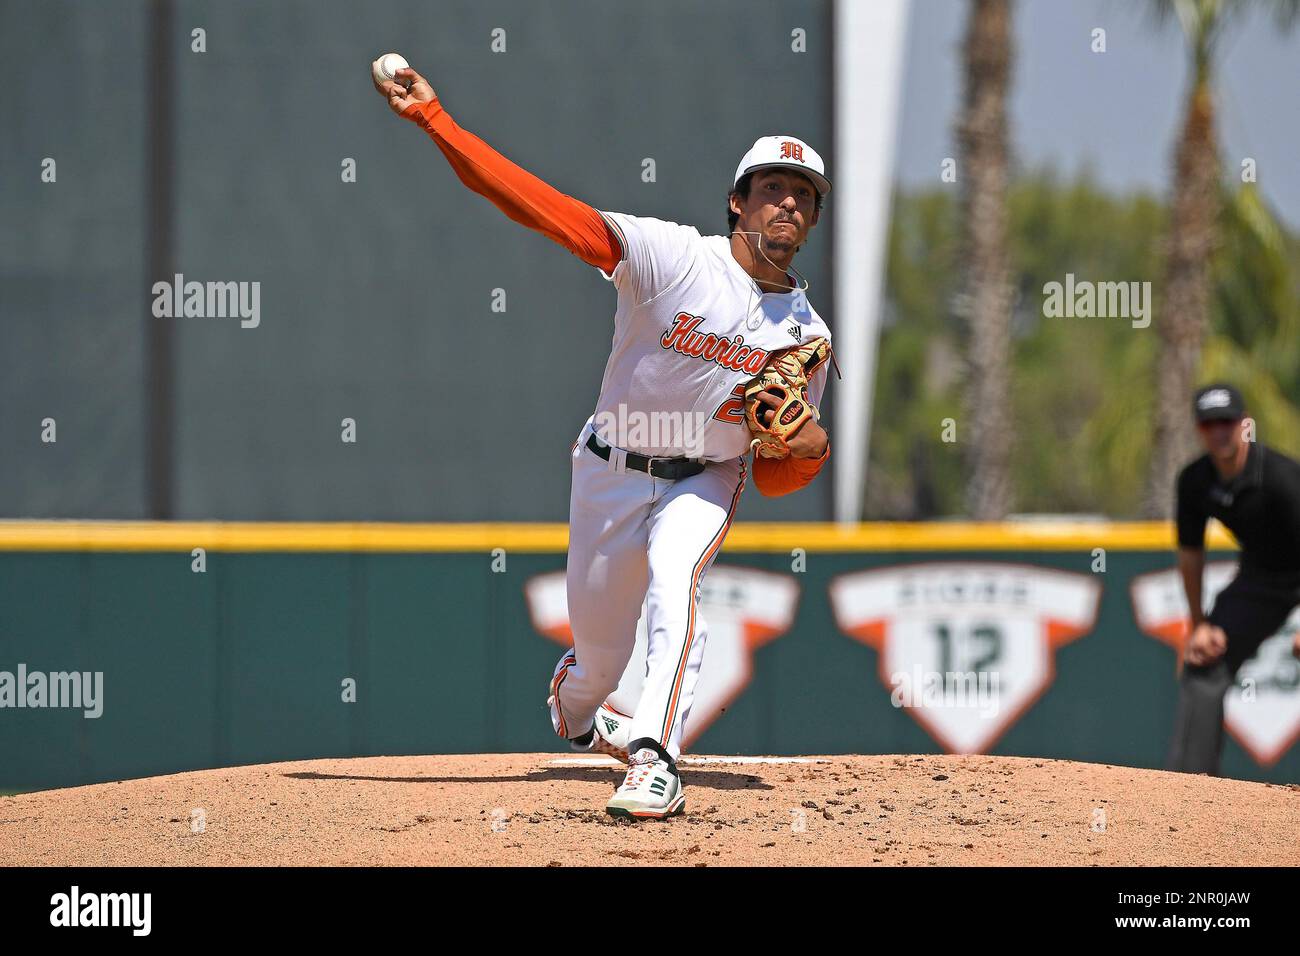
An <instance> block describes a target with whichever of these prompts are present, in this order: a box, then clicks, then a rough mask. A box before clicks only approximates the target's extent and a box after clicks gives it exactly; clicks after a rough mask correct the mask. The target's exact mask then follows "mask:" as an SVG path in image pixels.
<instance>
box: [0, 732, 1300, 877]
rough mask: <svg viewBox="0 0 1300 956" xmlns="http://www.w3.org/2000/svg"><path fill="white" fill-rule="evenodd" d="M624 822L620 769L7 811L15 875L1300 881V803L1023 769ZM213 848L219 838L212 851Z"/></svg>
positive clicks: (586, 763)
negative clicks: (769, 874)
mask: <svg viewBox="0 0 1300 956" xmlns="http://www.w3.org/2000/svg"><path fill="white" fill-rule="evenodd" d="M682 776H683V780H684V781H685V784H686V795H687V805H686V813H685V815H684V816H681V817H677V818H676V819H673V820H671V821H668V822H666V823H649V822H647V823H639V824H633V823H628V822H622V821H614V820H612V819H610V818H609V817H607V816H606V815H605V814H604V812H603V807H604V802H605V798H606V797H608V796H609V794H610V793H611V792H612V790H613V788H614V786H615V785H616V784H617V783H618V781H619V779H620V771H619V770H618V768H617V765H615V764H614V762H613V761H612V760H608V759H607V758H586V757H577V756H573V757H564V756H558V755H555V754H489V755H472V756H436V757H370V758H363V759H355V760H312V761H300V762H294V763H279V764H266V765H262V766H256V767H239V768H233V769H228V770H206V771H201V772H198V773H183V774H175V775H173V776H167V777H150V778H146V779H143V780H129V781H124V782H120V783H110V784H100V785H96V786H91V787H76V788H72V789H68V790H50V791H44V792H41V793H31V794H21V795H18V796H13V797H5V798H0V863H4V864H37V865H39V864H59V865H173V866H194V865H203V864H276V865H286V864H287V865H294V864H326V865H331V866H338V865H350V864H380V865H382V864H470V865H481V864H493V865H499V864H526V865H540V866H547V865H550V866H571V865H576V864H596V865H600V864H632V865H635V864H639V863H655V864H659V863H663V864H677V865H684V866H718V865H730V866H745V865H753V864H763V865H767V866H771V865H774V864H826V863H831V864H873V863H880V864H900V865H901V864H907V865H911V866H923V865H951V864H1013V865H1014V864H1031V863H1041V864H1082V865H1111V864H1169V865H1184V864H1201V865H1228V864H1232V865H1251V866H1260V865H1290V866H1295V865H1297V864H1300V840H1298V838H1297V834H1298V833H1300V787H1284V786H1277V785H1273V784H1261V783H1247V782H1245V781H1240V780H1217V779H1212V778H1207V777H1193V776H1187V775H1183V774H1171V773H1163V772H1160V771H1153V770H1134V769H1131V768H1127V767H1112V766H1101V765H1097V764H1082V763H1072V762H1069V761H1061V760H1034V759H1024V758H1007V757H982V756H981V757H948V756H927V757H902V756H874V757H853V756H839V757H800V758H791V757H784V758H767V759H763V758H698V757H697V758H689V757H688V758H686V759H685V760H684V761H683V765H682ZM196 831H198V832H196Z"/></svg>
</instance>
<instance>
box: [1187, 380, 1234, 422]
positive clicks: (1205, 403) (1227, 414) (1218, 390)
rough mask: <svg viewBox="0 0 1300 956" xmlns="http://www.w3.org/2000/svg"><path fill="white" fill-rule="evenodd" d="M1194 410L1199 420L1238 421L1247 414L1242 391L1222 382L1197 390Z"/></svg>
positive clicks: (1193, 405) (1193, 404)
mask: <svg viewBox="0 0 1300 956" xmlns="http://www.w3.org/2000/svg"><path fill="white" fill-rule="evenodd" d="M1192 410H1193V411H1194V412H1195V414H1196V420H1197V421H1198V422H1215V421H1236V420H1237V419H1238V418H1241V417H1242V416H1243V415H1245V414H1246V403H1245V402H1244V401H1242V399H1241V392H1239V391H1237V390H1236V389H1235V388H1233V387H1232V386H1231V385H1226V384H1224V383H1222V382H1218V383H1215V384H1214V385H1206V386H1205V387H1204V388H1199V389H1197V390H1196V401H1194V402H1193V403H1192Z"/></svg>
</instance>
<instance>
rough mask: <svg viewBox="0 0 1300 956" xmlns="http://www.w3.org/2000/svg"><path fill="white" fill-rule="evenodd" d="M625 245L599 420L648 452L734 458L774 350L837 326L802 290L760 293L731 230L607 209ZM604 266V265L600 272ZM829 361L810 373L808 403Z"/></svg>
mask: <svg viewBox="0 0 1300 956" xmlns="http://www.w3.org/2000/svg"><path fill="white" fill-rule="evenodd" d="M601 215H603V216H604V217H605V220H606V222H608V223H609V225H610V227H611V228H612V229H613V230H614V232H615V233H616V234H617V236H618V238H619V241H620V243H621V244H622V246H623V259H622V261H620V262H619V264H618V266H616V267H615V269H614V272H613V274H612V275H606V276H605V278H607V279H609V280H610V281H612V282H613V283H614V287H615V288H616V289H617V290H618V311H617V312H616V313H615V316H614V342H613V348H612V350H611V352H610V356H609V363H608V364H607V365H606V366H605V377H604V380H603V382H602V383H601V387H600V399H599V401H598V402H597V405H596V412H595V414H594V415H593V416H592V427H593V429H594V430H595V432H596V434H597V435H599V436H600V437H601V439H603V440H604V441H605V442H606V443H607V444H611V445H614V446H615V447H620V448H624V449H626V450H629V451H635V452H639V453H641V454H645V455H654V456H662V457H677V456H684V457H688V458H702V459H705V460H708V461H727V460H730V459H733V458H736V457H738V456H740V455H744V454H745V453H746V452H748V451H749V446H750V441H751V440H752V436H751V435H750V433H749V430H748V428H746V426H745V417H744V405H743V400H742V395H741V393H740V389H741V387H743V385H744V383H745V382H748V381H749V380H750V379H751V378H753V377H754V376H755V375H757V374H758V372H759V371H760V370H761V369H762V368H763V366H764V365H765V364H766V363H767V359H768V357H769V355H771V354H772V353H773V352H778V351H781V350H783V349H788V348H790V347H791V346H793V345H799V344H801V343H803V342H806V341H808V340H810V339H813V338H817V337H822V338H825V339H827V340H828V341H829V339H830V330H829V329H828V328H827V327H826V323H825V322H823V321H822V319H821V316H819V315H818V314H817V312H816V311H815V310H814V309H813V307H812V306H811V305H810V304H809V302H808V299H807V296H806V295H804V294H803V293H802V292H798V291H796V292H785V293H773V292H766V293H765V292H763V291H762V290H761V289H760V288H759V287H758V285H757V284H756V283H755V282H754V280H753V278H752V277H751V276H750V275H749V274H748V273H747V272H746V271H745V270H744V269H743V268H742V267H741V265H740V263H739V262H737V261H736V259H735V257H734V256H733V255H732V254H731V242H730V240H729V239H728V238H727V237H726V236H702V235H700V233H699V231H698V230H697V229H695V228H694V227H691V226H682V225H678V224H677V223H675V222H664V221H662V220H659V219H649V218H642V217H638V216H628V215H625V214H623V213H611V212H602V213H601ZM602 275H604V273H603V272H602ZM825 385H826V367H825V366H823V367H822V368H821V369H820V370H818V372H817V373H816V374H815V375H814V376H813V380H812V381H811V382H810V383H809V398H810V399H811V400H812V402H813V404H817V403H819V402H820V401H821V396H822V392H823V391H824V389H825Z"/></svg>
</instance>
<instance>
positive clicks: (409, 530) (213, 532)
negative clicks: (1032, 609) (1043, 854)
mask: <svg viewBox="0 0 1300 956" xmlns="http://www.w3.org/2000/svg"><path fill="white" fill-rule="evenodd" d="M568 540H569V529H568V526H567V525H564V524H505V523H502V524H381V523H355V524H351V523H327V524H321V523H298V522H266V523H263V522H239V521H236V522H216V521H212V522H208V521H175V522H167V521H0V551H191V550H193V549H194V548H205V549H207V550H209V551H361V552H366V551H372V552H403V551H417V552H418V551H441V552H490V551H491V550H492V549H494V548H504V549H506V550H507V551H514V552H536V553H546V554H554V553H563V552H564V551H565V550H566V548H567V547H568ZM1206 544H1207V546H1208V547H1210V548H1217V549H1222V548H1234V547H1236V545H1235V543H1234V542H1233V540H1232V538H1231V537H1230V536H1229V535H1228V534H1227V532H1226V531H1225V530H1224V529H1223V528H1222V527H1221V526H1220V525H1218V524H1217V523H1214V522H1212V523H1211V525H1210V529H1209V533H1208V535H1207V541H1206ZM1173 546H1174V530H1173V526H1172V525H1171V524H1169V523H1167V522H1160V521H1141V522H1139V521H1133V522H1107V523H1095V524H1094V523H1090V522H1052V523H1036V522H1025V523H1020V522H1006V523H996V522H988V523H980V522H927V523H920V522H918V523H891V522H879V523H872V524H857V525H843V526H841V525H836V524H830V523H766V524H759V523H752V524H737V525H734V526H733V527H732V529H731V533H730V534H729V535H728V536H727V541H726V544H725V546H724V548H723V550H724V551H726V552H733V553H735V552H786V553H788V552H790V551H792V550H793V549H795V548H803V549H805V550H807V551H810V552H815V551H821V552H828V551H840V552H851V551H1080V550H1084V551H1090V550H1092V549H1093V548H1105V549H1107V550H1112V551H1166V550H1171V549H1172V548H1173Z"/></svg>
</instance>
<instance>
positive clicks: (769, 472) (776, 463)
mask: <svg viewBox="0 0 1300 956" xmlns="http://www.w3.org/2000/svg"><path fill="white" fill-rule="evenodd" d="M830 456H831V443H830V442H827V443H826V450H825V451H824V452H822V456H821V457H820V458H795V457H794V456H793V455H789V456H787V457H785V458H764V457H763V456H762V455H755V456H754V485H755V487H757V488H758V490H759V493H760V494H763V495H765V496H767V497H768V498H779V497H780V496H781V495H788V494H789V493H790V492H792V491H798V490H799V489H800V488H802V487H803V486H804V485H807V484H808V483H809V482H811V481H812V480H813V479H814V478H816V477H817V473H818V472H819V471H821V470H822V465H824V464H826V461H827V459H829V458H830Z"/></svg>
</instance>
